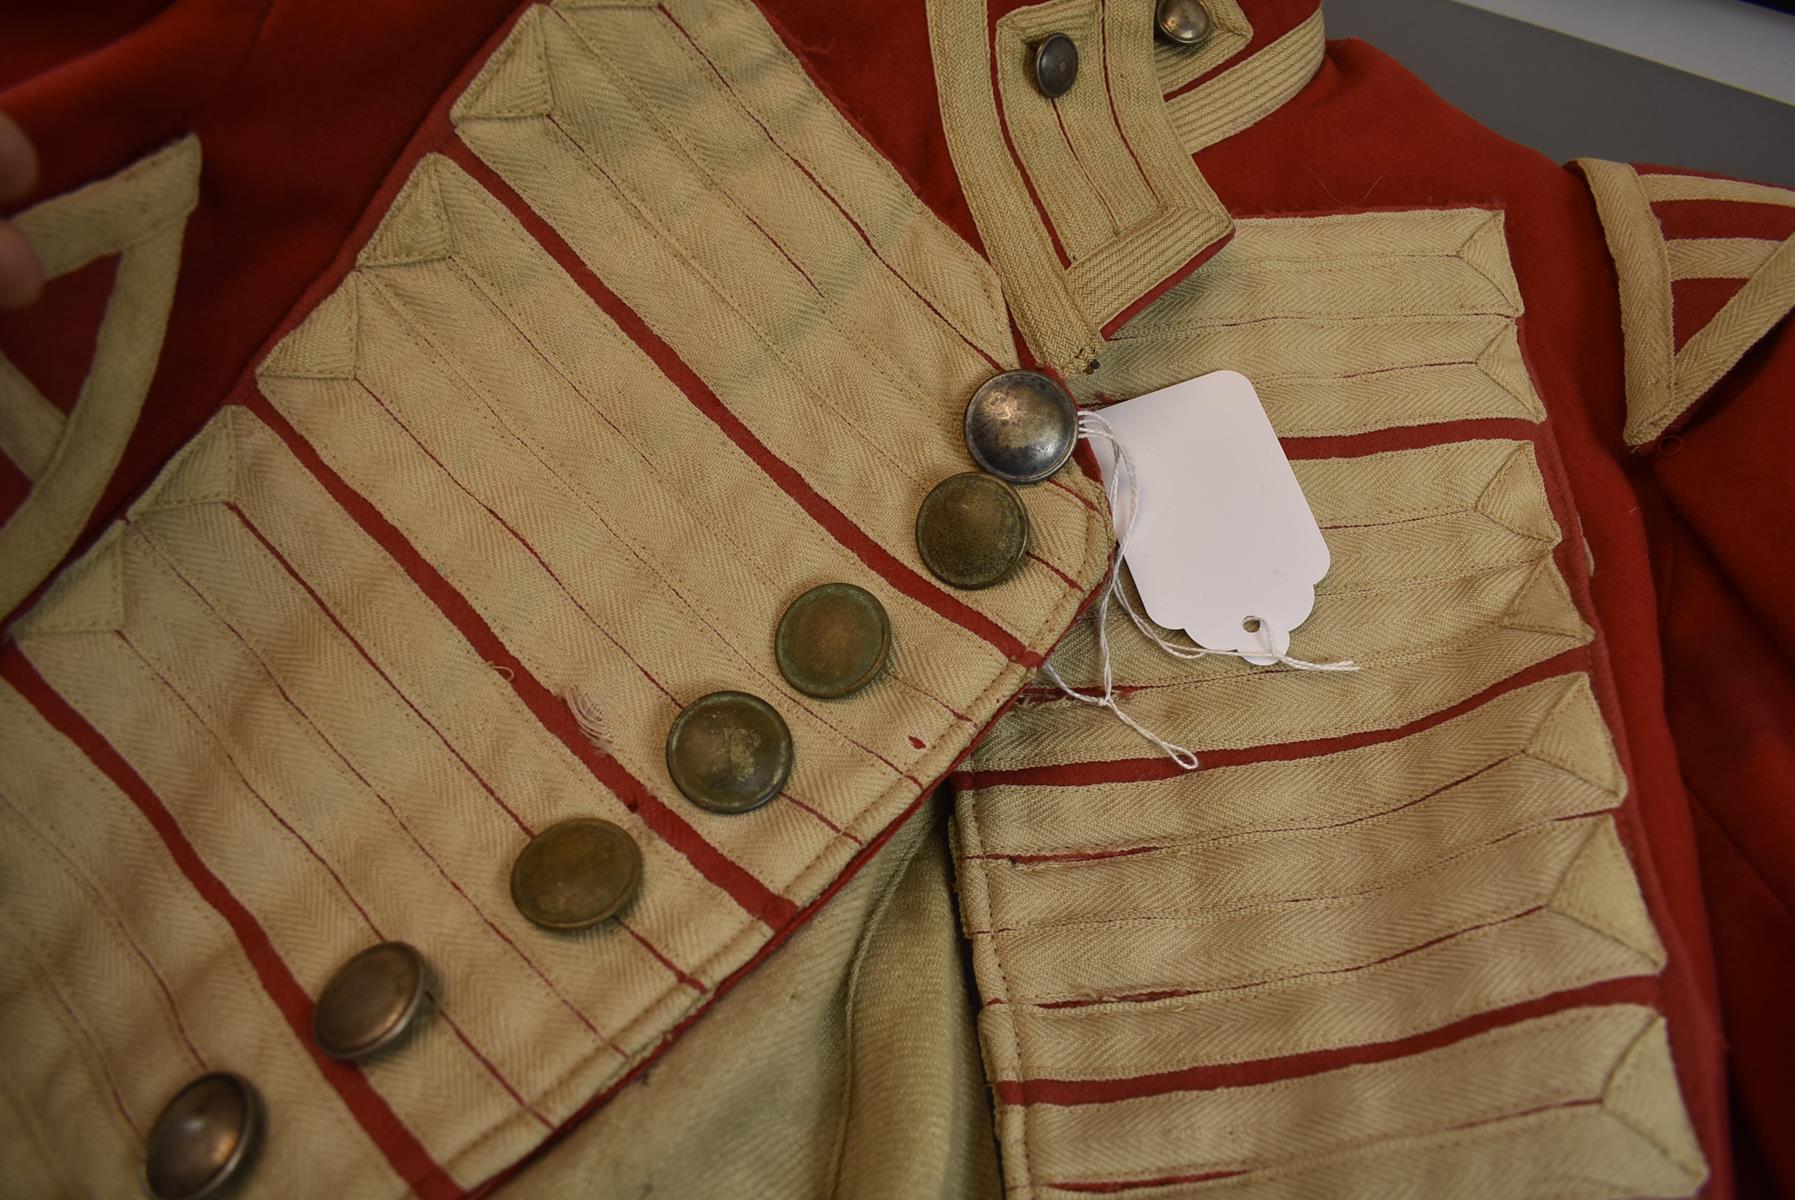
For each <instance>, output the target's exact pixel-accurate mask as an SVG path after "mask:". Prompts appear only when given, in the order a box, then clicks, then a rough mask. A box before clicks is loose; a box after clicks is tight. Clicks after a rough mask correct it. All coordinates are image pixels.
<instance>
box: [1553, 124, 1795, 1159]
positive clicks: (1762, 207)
mask: <svg viewBox="0 0 1795 1200" xmlns="http://www.w3.org/2000/svg"><path fill="white" fill-rule="evenodd" d="M1579 165H1580V166H1581V168H1582V169H1583V172H1584V175H1585V177H1586V178H1587V179H1588V181H1589V184H1590V189H1591V191H1592V192H1593V194H1594V196H1595V199H1596V204H1597V208H1598V209H1599V211H1600V214H1601V217H1602V223H1603V228H1604V233H1605V236H1606V238H1607V241H1608V247H1609V251H1610V253H1611V255H1612V256H1613V259H1614V265H1615V272H1616V276H1617V279H1618V283H1619V287H1620V300H1621V319H1622V326H1623V335H1624V343H1625V364H1626V365H1625V370H1626V395H1627V420H1626V426H1625V429H1624V433H1623V436H1624V437H1625V439H1626V442H1627V444H1628V447H1629V448H1630V449H1631V450H1633V451H1634V452H1636V453H1637V454H1638V455H1639V456H1640V461H1639V462H1638V464H1637V468H1638V474H1639V476H1640V482H1641V489H1640V491H1641V496H1642V503H1643V504H1644V505H1646V506H1647V510H1648V514H1650V516H1651V518H1652V519H1651V521H1650V525H1649V527H1650V528H1651V530H1652V533H1653V543H1654V544H1653V547H1652V549H1653V555H1654V559H1655V564H1656V568H1657V570H1656V576H1657V580H1658V586H1659V588H1660V593H1661V594H1660V597H1659V611H1660V613H1661V614H1662V616H1661V621H1662V638H1663V646H1664V666H1665V691H1666V706H1667V710H1668V712H1669V715H1670V719H1671V725H1672V729H1673V732H1674V734H1675V736H1676V739H1677V749H1678V755H1679V759H1680V762H1681V769H1682V774H1683V779H1684V783H1685V786H1686V787H1687V788H1688V791H1689V798H1690V803H1691V806H1692V809H1693V811H1694V814H1695V824H1696V829H1697V835H1698V840H1699V844H1698V851H1699V854H1700V859H1701V866H1702V874H1703V882H1704V888H1705V891H1706V893H1707V900H1708V905H1709V909H1710V912H1711V915H1712V918H1713V929H1714V936H1715V939H1716V947H1715V948H1716V955H1717V959H1718V962H1719V966H1720V972H1721V989H1722V996H1723V1002H1724V1004H1725V1008H1726V1022H1727V1028H1728V1037H1729V1041H1730V1042H1731V1044H1732V1048H1733V1051H1734V1064H1733V1070H1734V1079H1735V1086H1736V1088H1737V1093H1738V1100H1739V1102H1740V1105H1741V1109H1742V1111H1741V1113H1740V1116H1741V1124H1742V1127H1743V1128H1742V1130H1741V1132H1742V1133H1743V1134H1744V1135H1745V1137H1746V1138H1748V1139H1750V1140H1752V1141H1755V1142H1756V1143H1757V1145H1758V1147H1759V1148H1760V1150H1761V1151H1762V1154H1763V1157H1764V1160H1765V1166H1766V1167H1767V1169H1768V1171H1769V1173H1770V1175H1771V1176H1772V1177H1774V1179H1775V1180H1776V1184H1777V1186H1778V1187H1779V1188H1780V1189H1781V1191H1782V1193H1783V1194H1787V1193H1788V1192H1789V1191H1791V1190H1795V1144H1791V1143H1790V1142H1789V1141H1788V1139H1787V1137H1786V1136H1779V1135H1778V1131H1779V1130H1780V1131H1785V1132H1786V1131H1787V1130H1788V1129H1789V1128H1790V1127H1791V1122H1792V1121H1795V1102H1791V1100H1790V1099H1789V1093H1788V1089H1787V1086H1786V1081H1787V1080H1788V1079H1789V1078H1790V1076H1791V1074H1795V1029H1791V1027H1790V1026H1789V1024H1788V1022H1787V1021H1786V1020H1785V1019H1783V1017H1782V1016H1781V1013H1782V1008H1781V1005H1782V1004H1784V1003H1785V1002H1786V997H1787V995H1788V994H1789V993H1790V991H1791V990H1795V546H1792V545H1791V541H1792V538H1795V326H1792V323H1791V322H1790V321H1789V319H1788V314H1789V311H1790V308H1791V306H1792V305H1795V192H1792V191H1789V190H1786V189H1783V188H1776V187H1768V186H1765V185H1762V184H1754V183H1744V182H1740V181H1737V180H1731V179H1716V178H1710V177H1706V176H1697V175H1690V174H1686V173H1671V172H1668V171H1665V170H1662V169H1659V168H1650V167H1633V166H1629V165H1626V164H1621V163H1609V162H1596V161H1589V160H1585V161H1584V162H1582V163H1580V164H1579Z"/></svg>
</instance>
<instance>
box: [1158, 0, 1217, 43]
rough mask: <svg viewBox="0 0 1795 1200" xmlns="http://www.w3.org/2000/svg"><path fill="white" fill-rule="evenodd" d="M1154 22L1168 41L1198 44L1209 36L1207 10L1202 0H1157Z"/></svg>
mask: <svg viewBox="0 0 1795 1200" xmlns="http://www.w3.org/2000/svg"><path fill="white" fill-rule="evenodd" d="M1154 18H1155V20H1154V23H1155V24H1156V25H1158V26H1159V32H1160V34H1161V35H1162V36H1163V37H1164V38H1165V39H1166V40H1167V41H1169V42H1176V43H1178V44H1179V45H1180V46H1198V45H1201V44H1202V43H1203V42H1204V41H1206V40H1207V39H1208V37H1209V24H1210V23H1209V10H1208V9H1206V8H1204V7H1203V0H1159V8H1158V9H1157V10H1155V12H1154Z"/></svg>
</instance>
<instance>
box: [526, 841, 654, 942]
mask: <svg viewBox="0 0 1795 1200" xmlns="http://www.w3.org/2000/svg"><path fill="white" fill-rule="evenodd" d="M641 882H642V851H641V850H640V849H638V848H637V846H636V842H635V839H633V838H632V837H630V835H629V834H627V833H625V832H624V831H623V830H622V829H620V828H618V827H617V826H615V825H613V824H611V823H610V822H609V821H601V820H599V819H598V818H597V817H570V818H568V819H567V820H565V821H557V822H555V823H554V824H553V825H550V826H549V827H548V828H547V829H544V830H543V831H542V832H541V833H539V834H537V835H536V836H535V837H533V838H531V839H530V844H529V845H527V846H525V847H524V848H523V851H522V852H521V853H519V854H518V856H517V861H516V862H514V863H512V864H511V902H512V903H513V904H515V905H517V911H518V912H521V913H522V914H523V915H524V916H526V917H528V918H529V919H530V920H531V921H533V922H535V923H536V924H538V925H540V926H542V927H543V928H544V929H585V928H587V927H588V926H591V925H596V924H598V923H599V922H600V921H603V920H605V919H607V918H609V917H614V916H616V915H617V914H618V913H619V912H621V911H622V910H623V906H624V905H626V904H628V903H629V902H630V898H631V897H633V896H634V895H635V894H636V888H637V887H638V886H639V885H640V884H641Z"/></svg>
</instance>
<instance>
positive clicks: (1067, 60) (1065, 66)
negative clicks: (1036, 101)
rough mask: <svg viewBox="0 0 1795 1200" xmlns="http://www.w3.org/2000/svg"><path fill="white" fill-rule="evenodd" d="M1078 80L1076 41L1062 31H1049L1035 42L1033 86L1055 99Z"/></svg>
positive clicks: (1070, 88)
mask: <svg viewBox="0 0 1795 1200" xmlns="http://www.w3.org/2000/svg"><path fill="white" fill-rule="evenodd" d="M1076 82H1078V43H1076V42H1074V41H1073V40H1072V39H1071V38H1069V37H1067V36H1066V35H1065V34H1063V33H1050V34H1048V35H1047V36H1046V37H1044V38H1042V39H1041V40H1040V41H1038V42H1036V43H1035V86H1036V87H1038V88H1040V89H1041V94H1042V95H1043V96H1046V97H1047V98H1048V99H1049V100H1057V99H1058V98H1059V97H1061V96H1064V95H1065V94H1066V93H1067V92H1069V91H1071V90H1072V85H1073V84H1074V83H1076Z"/></svg>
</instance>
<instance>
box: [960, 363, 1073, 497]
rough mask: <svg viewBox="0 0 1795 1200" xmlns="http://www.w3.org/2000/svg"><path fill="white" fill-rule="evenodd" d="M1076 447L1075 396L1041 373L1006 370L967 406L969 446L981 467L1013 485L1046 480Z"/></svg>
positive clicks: (1069, 456)
mask: <svg viewBox="0 0 1795 1200" xmlns="http://www.w3.org/2000/svg"><path fill="white" fill-rule="evenodd" d="M1077 444H1078V406H1077V405H1076V404H1074V403H1073V402H1072V394H1071V393H1070V392H1068V391H1067V390H1066V389H1065V388H1063V387H1061V386H1060V385H1059V384H1058V383H1056V382H1054V380H1053V379H1051V378H1049V377H1048V376H1046V375H1043V374H1041V372H1039V371H1005V372H1004V373H1003V374H1001V375H993V376H992V377H991V378H990V379H987V380H986V381H985V382H984V385H983V386H982V387H980V388H979V390H978V391H976V392H974V393H973V394H972V399H971V401H969V402H968V403H967V405H966V448H967V449H968V450H970V451H972V459H973V461H974V462H976V463H978V465H979V466H981V467H983V468H985V470H987V471H989V472H991V474H993V475H995V476H997V477H998V478H999V479H1002V480H1006V481H1008V482H1010V483H1034V482H1036V481H1037V480H1041V479H1045V478H1047V477H1048V476H1049V475H1051V474H1053V473H1054V472H1055V471H1057V470H1059V469H1060V468H1061V467H1063V466H1065V465H1066V460H1067V459H1069V458H1071V457H1072V448H1073V447H1074V446H1076V445H1077Z"/></svg>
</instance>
